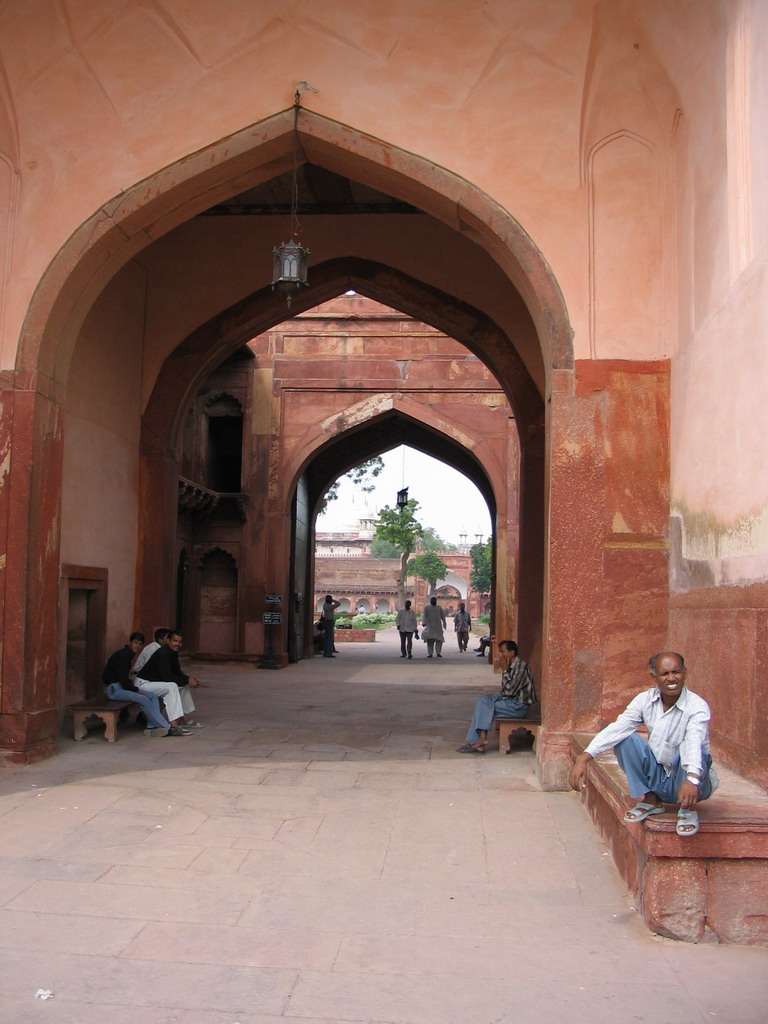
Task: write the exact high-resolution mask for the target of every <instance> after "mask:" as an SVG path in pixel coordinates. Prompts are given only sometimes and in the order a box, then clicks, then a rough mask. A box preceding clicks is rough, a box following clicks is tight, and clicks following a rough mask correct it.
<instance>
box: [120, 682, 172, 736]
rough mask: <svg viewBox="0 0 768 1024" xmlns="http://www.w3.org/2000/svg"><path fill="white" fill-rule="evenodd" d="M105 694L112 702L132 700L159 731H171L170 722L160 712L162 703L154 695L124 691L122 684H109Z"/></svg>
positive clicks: (136, 691)
mask: <svg viewBox="0 0 768 1024" xmlns="http://www.w3.org/2000/svg"><path fill="white" fill-rule="evenodd" d="M104 692H105V693H106V695H107V697H109V699H110V700H132V701H133V702H134V703H135V704H138V705H140V707H141V710H142V711H143V712H144V714H145V715H146V716H147V721H148V722H151V723H152V725H154V726H156V727H157V728H158V729H170V725H169V723H168V720H167V719H166V718H164V717H163V713H162V712H161V710H160V701H159V699H158V698H157V697H156V696H155V694H154V693H139V691H138V690H124V689H123V687H122V686H121V685H120V683H107V685H106V686H105V687H104Z"/></svg>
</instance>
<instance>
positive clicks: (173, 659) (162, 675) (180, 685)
mask: <svg viewBox="0 0 768 1024" xmlns="http://www.w3.org/2000/svg"><path fill="white" fill-rule="evenodd" d="M183 642H184V640H183V637H182V635H181V633H179V632H178V631H177V630H173V629H172V630H171V631H170V633H169V634H168V643H167V644H161V645H160V647H158V649H157V650H156V651H155V653H154V654H153V655H152V657H151V658H150V659H149V661H148V662H147V663H146V664H145V665H144V666H143V668H142V669H141V680H139V679H137V683H138V684H139V685H141V684H142V682H144V681H146V682H149V683H165V684H166V685H167V686H168V687H170V688H173V687H174V686H175V687H176V688H177V692H178V694H179V700H180V702H181V710H182V712H183V714H182V717H181V720H180V721H179V725H180V726H181V727H182V728H183V729H202V728H203V725H202V723H201V722H197V721H195V720H194V719H192V718H190V717H189V716H190V715H191V713H192V712H193V711H194V710H195V702H194V701H193V700H192V694H191V693H190V690H191V689H196V688H197V687H198V686H199V685H200V680H199V679H195V678H194V677H193V676H188V675H186V673H184V672H182V671H181V665H180V663H179V651H180V650H181V647H182V644H183Z"/></svg>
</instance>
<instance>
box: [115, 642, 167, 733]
mask: <svg viewBox="0 0 768 1024" xmlns="http://www.w3.org/2000/svg"><path fill="white" fill-rule="evenodd" d="M143 643H144V634H143V633H131V635H130V637H129V638H128V643H127V644H126V645H125V647H121V648H120V650H119V651H115V652H114V653H113V654H111V655H110V657H109V659H108V660H107V664H106V665H105V666H104V671H103V672H102V674H101V679H102V682H103V683H104V692H105V694H106V695H107V697H108V698H109V700H132V701H134V703H136V704H138V705H139V706H140V707H141V709H142V711H143V712H144V714H145V716H146V719H147V721H148V722H149V723H150V725H149V728H147V729H145V730H144V735H145V736H153V737H155V736H183V735H184V731H183V730H182V729H178V728H176V727H175V726H172V725H170V724H169V722H168V720H167V719H166V718H165V717H164V716H163V714H162V712H161V711H160V701H159V700H158V698H157V696H156V695H155V694H154V693H141V692H140V691H139V690H137V689H136V686H135V685H134V683H133V680H132V679H131V665H132V664H133V659H134V658H135V657H136V655H137V654H138V652H139V651H140V650H141V647H142V644H143Z"/></svg>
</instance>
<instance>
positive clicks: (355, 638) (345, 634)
mask: <svg viewBox="0 0 768 1024" xmlns="http://www.w3.org/2000/svg"><path fill="white" fill-rule="evenodd" d="M333 639H334V642H335V643H339V642H341V643H343V644H372V643H373V642H374V641H375V640H376V630H375V629H335V630H334V631H333Z"/></svg>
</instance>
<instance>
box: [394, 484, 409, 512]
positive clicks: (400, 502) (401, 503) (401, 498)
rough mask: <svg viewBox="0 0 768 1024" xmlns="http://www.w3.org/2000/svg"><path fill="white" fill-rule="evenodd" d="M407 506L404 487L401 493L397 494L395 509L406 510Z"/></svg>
mask: <svg viewBox="0 0 768 1024" xmlns="http://www.w3.org/2000/svg"><path fill="white" fill-rule="evenodd" d="M407 505H408V488H407V487H404V488H403V489H402V491H398V492H397V507H398V508H406V507H407Z"/></svg>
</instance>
